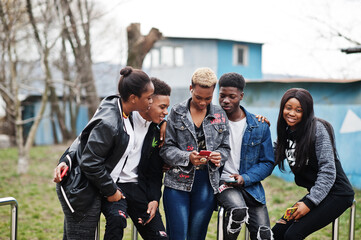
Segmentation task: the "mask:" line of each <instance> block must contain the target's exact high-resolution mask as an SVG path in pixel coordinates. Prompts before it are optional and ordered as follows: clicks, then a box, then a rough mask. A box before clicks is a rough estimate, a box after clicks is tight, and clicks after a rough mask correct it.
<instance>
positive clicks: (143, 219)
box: [142, 214, 150, 226]
mask: <svg viewBox="0 0 361 240" xmlns="http://www.w3.org/2000/svg"><path fill="white" fill-rule="evenodd" d="M149 218H150V214H147V215H145V216H143V217H142V225H143V226H144V225H145V224H146V223H147V221H148V220H149Z"/></svg>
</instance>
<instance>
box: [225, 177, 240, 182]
mask: <svg viewBox="0 0 361 240" xmlns="http://www.w3.org/2000/svg"><path fill="white" fill-rule="evenodd" d="M225 182H226V183H237V182H238V181H237V180H236V179H234V178H230V179H227V180H225Z"/></svg>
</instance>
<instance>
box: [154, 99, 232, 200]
mask: <svg viewBox="0 0 361 240" xmlns="http://www.w3.org/2000/svg"><path fill="white" fill-rule="evenodd" d="M190 100H191V99H188V100H186V101H184V102H182V103H180V104H177V105H175V106H174V107H173V108H172V110H171V112H170V114H169V116H168V118H167V130H166V137H165V141H164V146H163V147H162V148H161V149H160V155H161V157H162V158H163V160H164V162H165V163H167V164H169V165H170V166H171V168H170V169H169V170H168V171H167V172H166V173H165V178H164V185H165V186H166V187H170V188H174V189H177V190H182V191H187V192H190V191H191V190H192V185H193V181H194V175H195V171H196V169H195V167H194V166H193V164H192V163H191V161H190V160H189V155H190V153H191V152H192V151H194V150H196V151H199V150H198V144H197V137H196V131H195V127H194V123H193V120H192V117H191V114H190V111H189V109H188V104H189V102H190ZM209 107H210V108H209V113H208V115H207V116H206V117H205V118H204V120H203V125H202V126H203V131H204V135H205V140H206V141H205V142H206V149H207V150H209V151H216V152H219V153H221V157H222V160H221V166H223V165H224V162H225V161H226V160H227V159H228V155H229V151H230V147H229V126H228V118H227V115H226V113H225V112H224V111H223V109H222V108H221V107H219V106H216V105H213V104H210V106H209ZM207 169H208V173H209V179H210V183H211V185H212V188H213V190H214V193H215V194H216V193H217V192H218V187H219V179H220V174H219V171H218V169H219V167H216V166H215V165H214V164H213V163H212V162H210V161H208V162H207Z"/></svg>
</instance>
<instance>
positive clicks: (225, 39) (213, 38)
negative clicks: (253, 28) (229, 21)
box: [164, 36, 264, 44]
mask: <svg viewBox="0 0 361 240" xmlns="http://www.w3.org/2000/svg"><path fill="white" fill-rule="evenodd" d="M164 38H165V39H189V40H193V39H196V40H218V41H234V42H246V43H254V44H264V43H263V42H258V41H249V40H245V39H243V40H240V39H231V38H217V37H182V36H164Z"/></svg>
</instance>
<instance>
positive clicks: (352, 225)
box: [332, 200, 356, 240]
mask: <svg viewBox="0 0 361 240" xmlns="http://www.w3.org/2000/svg"><path fill="white" fill-rule="evenodd" d="M355 217H356V200H353V203H352V206H351V207H350V221H349V229H348V239H349V240H354V239H355ZM338 232H339V218H336V219H335V221H333V223H332V240H338Z"/></svg>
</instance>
